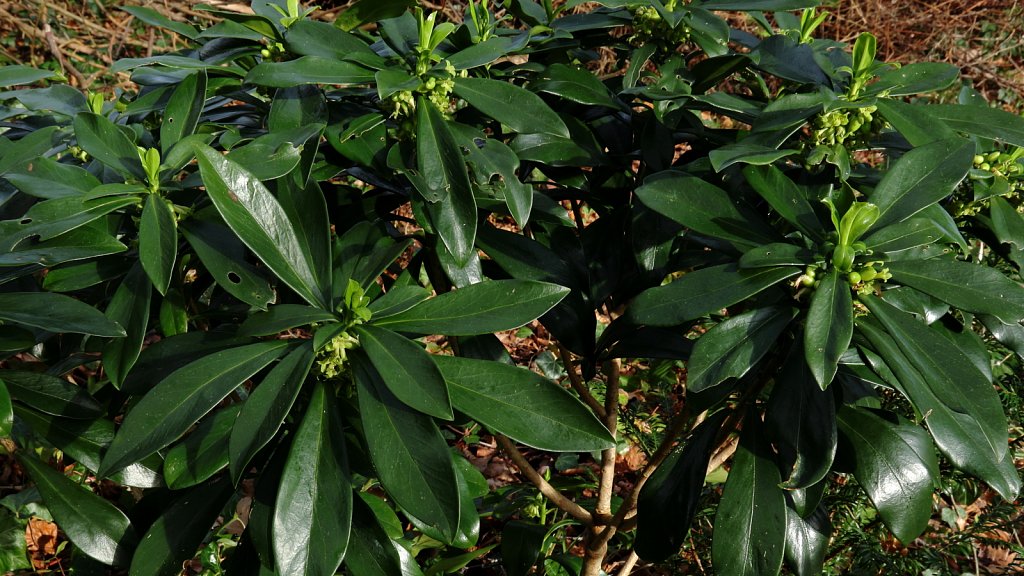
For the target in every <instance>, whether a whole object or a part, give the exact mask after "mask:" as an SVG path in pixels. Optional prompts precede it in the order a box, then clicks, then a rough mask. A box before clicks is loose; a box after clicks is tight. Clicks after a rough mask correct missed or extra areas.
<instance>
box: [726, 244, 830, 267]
mask: <svg viewBox="0 0 1024 576" xmlns="http://www.w3.org/2000/svg"><path fill="white" fill-rule="evenodd" d="M817 262H818V258H817V257H816V256H815V255H814V253H813V252H811V251H810V250H809V249H807V248H804V247H802V246H797V245H796V244H789V243H787V242H773V243H771V244H764V245H762V246H758V247H756V248H751V249H750V250H747V251H746V252H744V253H743V256H742V257H740V260H739V264H740V268H769V267H776V266H807V265H810V264H815V263H817Z"/></svg>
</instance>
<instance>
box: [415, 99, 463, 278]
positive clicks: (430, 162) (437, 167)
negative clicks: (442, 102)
mask: <svg viewBox="0 0 1024 576" xmlns="http://www.w3.org/2000/svg"><path fill="white" fill-rule="evenodd" d="M416 161H417V164H418V166H419V177H412V178H411V180H412V182H413V184H414V185H415V186H416V190H418V191H419V193H420V195H421V196H423V198H424V200H426V201H427V204H426V206H425V209H426V211H427V213H428V214H429V215H430V221H431V223H432V224H433V225H434V227H435V228H436V229H437V233H438V235H439V236H440V237H441V241H442V242H444V245H445V247H447V248H448V251H449V252H450V253H451V254H452V256H453V257H454V258H455V262H456V264H460V265H462V264H465V263H466V262H467V261H468V260H469V258H470V257H471V256H472V250H473V242H474V240H475V238H476V226H477V215H476V200H475V199H474V197H473V189H472V187H471V185H470V182H469V174H468V173H467V172H466V163H465V161H464V160H463V158H462V152H461V150H460V149H459V147H458V144H456V142H455V137H454V136H453V135H452V132H451V129H449V127H448V124H447V122H446V121H445V119H444V117H443V116H441V113H440V112H439V111H438V110H437V108H436V107H435V106H434V105H433V104H432V103H430V102H429V101H428V100H427V99H426V98H420V99H419V100H417V105H416Z"/></svg>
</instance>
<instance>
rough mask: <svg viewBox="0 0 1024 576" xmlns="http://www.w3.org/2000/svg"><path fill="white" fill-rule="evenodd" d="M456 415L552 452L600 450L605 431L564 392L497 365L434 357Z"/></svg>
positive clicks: (605, 444) (609, 442) (545, 381)
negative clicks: (471, 419)
mask: <svg viewBox="0 0 1024 576" xmlns="http://www.w3.org/2000/svg"><path fill="white" fill-rule="evenodd" d="M434 362H435V363H436V364H437V367H438V368H440V370H441V373H442V374H443V375H444V379H445V381H446V382H447V383H448V389H449V391H450V392H451V397H452V405H453V406H455V408H457V409H458V410H459V411H460V412H463V413H465V414H466V415H467V416H469V417H471V418H473V419H474V420H476V421H478V422H480V423H481V424H483V425H485V426H487V427H488V428H490V429H492V430H494V431H496V432H499V433H501V434H504V435H506V436H508V437H510V438H512V439H513V440H516V441H518V442H521V443H523V444H526V445H528V446H533V447H534V448H539V449H541V450H548V451H552V452H585V451H593V450H603V449H605V448H609V447H610V446H611V445H612V440H611V438H610V436H609V434H608V430H607V429H606V428H605V427H604V426H603V425H602V424H601V423H600V422H599V421H598V420H597V419H596V418H595V417H594V416H593V414H592V413H591V412H590V411H589V410H588V409H587V408H586V406H584V405H583V404H582V403H581V402H580V401H579V400H577V399H576V398H575V397H574V396H573V395H572V394H570V393H569V392H568V391H566V390H565V389H564V388H562V387H560V386H557V385H555V384H554V383H553V382H551V381H550V380H548V379H546V378H544V377H542V376H540V375H538V374H536V373H534V372H531V371H529V370H525V369H522V368H518V367H516V366H509V365H507V364H502V363H498V362H489V361H484V360H473V359H469V358H458V357H452V356H435V357H434Z"/></svg>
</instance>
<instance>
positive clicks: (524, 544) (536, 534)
mask: <svg viewBox="0 0 1024 576" xmlns="http://www.w3.org/2000/svg"><path fill="white" fill-rule="evenodd" d="M546 533H547V530H546V529H545V527H544V526H543V525H540V524H533V523H531V522H523V521H521V520H513V521H511V522H509V523H508V524H505V526H504V527H502V529H501V561H502V564H503V565H504V567H505V571H506V573H507V574H508V576H526V574H527V573H528V572H529V571H530V569H531V568H533V565H534V564H536V563H537V558H538V557H539V556H540V554H541V549H542V548H543V546H544V537H545V535H546Z"/></svg>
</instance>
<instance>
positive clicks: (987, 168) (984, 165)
mask: <svg viewBox="0 0 1024 576" xmlns="http://www.w3.org/2000/svg"><path fill="white" fill-rule="evenodd" d="M980 168H981V169H982V170H986V171H988V170H991V169H992V165H991V164H989V163H988V162H985V163H984V164H982V165H981V166H980Z"/></svg>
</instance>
